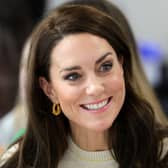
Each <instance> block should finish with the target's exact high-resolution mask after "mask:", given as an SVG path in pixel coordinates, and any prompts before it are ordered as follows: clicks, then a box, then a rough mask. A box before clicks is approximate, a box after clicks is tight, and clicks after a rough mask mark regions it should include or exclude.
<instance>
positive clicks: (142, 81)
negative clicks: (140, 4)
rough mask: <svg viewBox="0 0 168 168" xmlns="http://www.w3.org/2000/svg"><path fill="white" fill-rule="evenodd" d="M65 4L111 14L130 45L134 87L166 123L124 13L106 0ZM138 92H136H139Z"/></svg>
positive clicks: (86, 0)
mask: <svg viewBox="0 0 168 168" xmlns="http://www.w3.org/2000/svg"><path fill="white" fill-rule="evenodd" d="M64 4H65V5H88V6H92V7H94V8H96V9H98V10H100V11H102V12H104V13H106V14H108V15H109V16H111V17H112V18H113V19H114V20H115V21H116V22H118V24H119V25H120V28H121V29H122V31H123V32H124V34H125V35H126V38H127V45H128V46H129V47H130V52H131V60H132V67H133V74H134V78H133V81H132V83H133V85H134V88H135V89H136V91H137V93H138V92H139V93H140V94H141V95H142V96H143V98H144V99H146V100H147V101H148V102H149V103H150V104H151V106H152V108H153V110H154V113H155V116H156V119H157V121H158V122H159V123H161V124H163V125H167V118H166V116H165V112H164V111H163V109H162V108H161V105H160V103H159V101H158V99H157V97H156V95H155V92H154V90H153V88H152V87H151V85H150V83H149V81H148V79H147V77H146V75H145V73H144V70H143V67H142V64H141V61H140V56H139V52H138V48H137V44H136V39H135V37H134V34H133V31H132V29H131V26H130V24H129V21H128V19H127V18H126V16H125V15H124V13H123V12H122V11H121V10H120V9H119V8H118V7H117V6H116V5H114V4H113V3H111V2H109V1H108V0H99V1H97V0H71V1H68V2H66V3H64ZM139 93H138V94H139Z"/></svg>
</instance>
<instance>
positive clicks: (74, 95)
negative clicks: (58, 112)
mask: <svg viewBox="0 0 168 168" xmlns="http://www.w3.org/2000/svg"><path fill="white" fill-rule="evenodd" d="M57 86H62V87H57V88H56V89H55V90H56V91H55V92H56V95H57V100H58V102H59V103H60V105H61V107H62V108H71V107H72V106H73V105H75V104H76V103H77V101H78V100H79V97H80V91H79V89H78V88H76V87H72V86H67V85H65V84H64V85H63V84H62V85H61V84H59V85H57Z"/></svg>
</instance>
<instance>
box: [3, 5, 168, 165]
mask: <svg viewBox="0 0 168 168" xmlns="http://www.w3.org/2000/svg"><path fill="white" fill-rule="evenodd" d="M86 32H87V33H90V34H94V35H97V36H99V37H102V38H104V39H106V40H107V41H108V42H109V44H110V45H111V46H112V47H113V48H114V50H115V51H116V53H117V56H118V57H121V56H123V57H124V63H123V69H124V78H125V85H126V98H125V102H124V105H123V107H122V109H121V111H120V113H119V115H118V117H117V119H116V120H115V122H114V123H113V125H112V127H111V128H110V129H109V139H108V144H109V149H110V148H111V147H112V148H113V151H114V153H113V154H112V155H113V156H114V158H115V159H116V161H117V162H118V164H119V167H120V168H126V167H128V168H139V167H142V168H159V167H162V168H165V167H166V166H168V162H167V157H168V156H165V158H164V159H163V160H160V157H161V152H162V146H163V144H162V138H163V136H164V134H163V133H164V131H162V130H161V129H160V126H159V125H158V124H157V122H156V120H155V116H154V111H153V108H152V107H151V105H150V103H149V102H147V101H146V100H145V99H144V98H143V96H142V95H141V94H140V93H138V92H137V91H136V89H135V87H134V85H133V82H132V81H133V80H134V78H135V74H134V73H133V62H132V57H134V55H133V54H132V52H131V47H130V46H129V44H128V40H127V36H128V34H127V32H125V31H123V28H122V27H121V25H120V24H119V23H118V22H117V21H116V20H114V19H113V18H112V17H110V16H109V15H107V14H105V13H104V12H102V11H100V10H97V9H95V8H93V7H89V6H85V5H70V6H68V5H62V6H61V7H58V8H56V9H55V10H53V11H52V12H51V13H50V14H49V15H48V16H47V17H46V18H45V19H44V20H43V21H42V22H41V23H40V24H39V25H38V26H37V28H36V30H35V31H34V33H33V36H32V43H31V49H30V57H29V61H28V79H27V82H28V83H27V100H28V111H29V120H28V127H27V131H26V134H25V136H24V137H23V140H22V141H20V148H19V150H18V152H17V153H16V154H15V155H14V156H13V158H12V159H11V160H9V161H8V162H7V164H6V165H5V166H4V167H3V168H7V167H8V168H9V167H10V166H11V165H12V167H14V168H15V167H17V168H28V167H33V168H39V167H40V168H56V167H57V166H58V163H59V161H60V159H61V158H62V156H63V155H64V152H65V151H66V149H67V147H68V145H67V138H68V134H69V132H70V127H69V123H68V119H67V118H66V117H65V116H64V114H63V113H62V114H61V115H59V116H58V117H54V116H53V115H52V114H51V109H52V103H51V101H50V100H49V99H48V98H47V97H46V95H45V94H44V93H43V91H42V89H41V88H40V85H39V77H40V76H43V77H45V78H46V79H47V80H48V81H50V76H49V68H50V55H51V51H52V49H53V47H55V46H56V45H57V44H58V43H59V42H60V41H61V40H62V39H63V38H64V37H66V36H67V35H69V34H78V33H86ZM144 149H145V152H144Z"/></svg>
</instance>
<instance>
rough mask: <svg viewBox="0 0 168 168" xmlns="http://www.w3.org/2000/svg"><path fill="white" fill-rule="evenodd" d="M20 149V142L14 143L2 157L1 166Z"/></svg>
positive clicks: (0, 159) (0, 158)
mask: <svg viewBox="0 0 168 168" xmlns="http://www.w3.org/2000/svg"><path fill="white" fill-rule="evenodd" d="M18 149H19V144H18V143H17V144H14V145H13V146H11V147H10V148H9V149H8V150H7V151H6V152H5V153H3V154H2V156H1V157H0V167H1V166H3V165H4V164H5V163H6V162H7V161H8V160H9V159H10V158H11V157H12V156H13V155H14V154H15V153H16V152H17V151H18Z"/></svg>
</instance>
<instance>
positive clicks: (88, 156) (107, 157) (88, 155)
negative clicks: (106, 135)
mask: <svg viewBox="0 0 168 168" xmlns="http://www.w3.org/2000/svg"><path fill="white" fill-rule="evenodd" d="M69 152H71V154H73V155H76V156H75V157H77V158H78V159H79V160H86V161H91V162H104V161H114V162H116V161H115V160H114V158H113V157H112V155H111V152H112V151H111V152H110V151H109V150H105V151H97V152H90V151H85V150H83V149H81V148H79V147H78V146H77V145H76V144H75V143H74V142H73V141H72V139H71V138H69Z"/></svg>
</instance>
